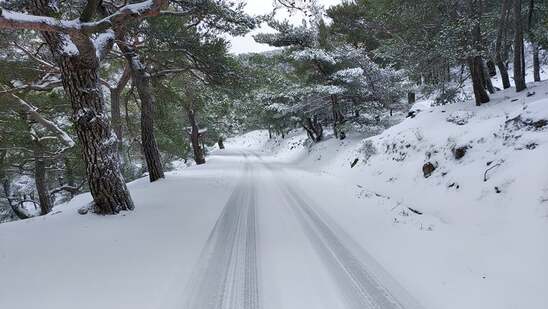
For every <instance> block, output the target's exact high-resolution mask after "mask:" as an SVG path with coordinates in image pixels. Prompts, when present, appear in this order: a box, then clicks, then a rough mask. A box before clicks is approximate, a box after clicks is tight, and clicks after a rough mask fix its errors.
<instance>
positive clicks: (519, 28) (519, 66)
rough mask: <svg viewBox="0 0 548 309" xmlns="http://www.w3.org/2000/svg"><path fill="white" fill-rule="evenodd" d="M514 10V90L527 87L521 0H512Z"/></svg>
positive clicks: (521, 89)
mask: <svg viewBox="0 0 548 309" xmlns="http://www.w3.org/2000/svg"><path fill="white" fill-rule="evenodd" d="M513 12H514V82H515V84H516V91H517V92H520V91H523V90H525V89H526V88H527V85H526V84H525V66H524V59H525V56H524V43H523V23H522V18H521V0H513Z"/></svg>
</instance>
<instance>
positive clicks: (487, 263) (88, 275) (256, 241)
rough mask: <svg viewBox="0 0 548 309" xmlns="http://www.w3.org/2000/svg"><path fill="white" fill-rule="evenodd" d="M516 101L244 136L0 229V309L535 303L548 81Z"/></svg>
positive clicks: (545, 277) (546, 272)
mask: <svg viewBox="0 0 548 309" xmlns="http://www.w3.org/2000/svg"><path fill="white" fill-rule="evenodd" d="M528 92H529V93H531V94H532V93H533V92H534V93H535V94H534V95H532V96H529V97H527V93H528ZM528 92H527V91H526V92H523V93H520V94H515V93H513V90H512V89H510V90H507V91H502V92H499V93H498V94H496V95H495V96H493V101H492V102H491V103H489V104H486V105H484V106H481V107H476V106H474V105H473V104H471V103H470V102H464V103H458V104H452V105H447V106H440V107H430V106H429V104H427V103H428V102H418V103H417V104H416V105H415V106H414V108H413V110H415V111H416V115H415V117H414V118H407V119H405V120H404V121H403V122H401V123H400V124H398V125H396V126H394V127H392V128H390V129H388V130H386V131H385V132H383V133H382V134H380V135H377V136H373V137H370V138H367V139H364V138H363V137H360V136H358V135H353V134H350V135H349V137H348V138H347V139H346V140H344V141H338V140H335V139H327V140H326V141H324V142H321V143H319V144H316V145H310V144H309V142H307V141H306V136H305V135H304V133H303V132H301V131H298V130H297V131H294V132H291V134H289V136H288V137H287V138H286V139H283V140H282V139H278V138H277V139H270V140H269V139H268V134H267V132H264V131H255V132H250V133H248V134H246V135H244V136H240V137H237V138H233V139H229V140H227V141H226V143H225V144H226V146H227V149H226V150H225V151H214V152H213V153H212V155H211V156H210V157H209V158H208V163H207V164H206V165H205V166H192V167H188V168H184V170H181V171H176V172H172V173H169V174H168V175H167V178H166V179H165V180H161V181H159V182H156V183H153V184H149V183H148V182H147V180H146V179H140V180H137V181H135V182H133V183H131V184H130V185H129V188H130V190H131V192H132V196H133V199H134V200H135V203H136V210H135V211H133V212H126V213H123V214H121V215H118V216H104V217H102V216H95V215H91V214H88V215H84V216H82V215H79V214H77V209H78V208H79V207H81V206H82V205H85V204H86V203H87V202H89V200H90V196H89V195H81V196H78V197H77V198H76V199H75V200H73V201H71V202H70V203H69V204H68V205H60V206H58V207H56V208H55V210H54V211H53V213H51V214H50V215H48V216H45V217H38V218H34V219H29V220H25V221H20V222H13V223H7V224H2V225H0V275H1V277H0V308H10V309H11V308H13V309H16V308H25V309H26V308H56V309H59V308H60V309H64V308H162V309H164V308H167V309H169V308H249V309H250V308H258V307H261V308H276V309H278V308H329V309H331V308H367V306H368V303H374V304H382V305H381V307H380V308H431V309H457V308H458V309H462V308H478V309H495V308H496V309H501V308H504V309H506V308H508V309H509V308H528V309H529V308H531V309H537V308H538V309H543V308H547V307H548V294H547V293H545V292H546V287H547V286H548V263H546V261H548V243H547V242H546V235H548V173H546V172H547V171H548V161H547V160H546V157H547V155H548V125H546V124H545V123H544V122H543V121H544V120H546V119H548V96H547V95H548V83H539V84H536V85H530V87H529V90H528ZM459 147H466V151H465V153H464V155H463V156H462V158H459V159H457V158H455V153H456V152H458V151H455V149H457V148H459ZM462 149H464V148H462ZM460 154H461V155H462V153H460ZM356 159H358V161H357V162H356ZM428 162H430V163H432V165H433V166H435V167H436V169H435V170H434V171H433V172H432V173H431V175H430V176H429V177H427V178H425V176H424V173H423V166H424V165H425V163H428ZM352 163H355V166H354V167H353V168H352V167H351V164H352ZM398 303H399V305H398ZM398 306H399V307H398Z"/></svg>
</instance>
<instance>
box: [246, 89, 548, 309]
mask: <svg viewBox="0 0 548 309" xmlns="http://www.w3.org/2000/svg"><path fill="white" fill-rule="evenodd" d="M547 95H548V83H546V82H542V83H537V84H530V85H529V89H528V91H525V92H522V93H519V94H516V93H515V92H514V90H513V89H508V90H505V91H501V92H498V93H497V94H496V95H494V96H492V102H491V103H489V104H486V105H483V106H481V107H476V106H475V105H474V104H472V103H471V102H462V103H457V104H451V105H446V106H438V107H431V106H430V104H429V102H424V101H422V102H418V103H417V104H416V105H415V106H414V107H413V110H415V111H417V112H416V116H415V117H414V118H408V119H406V120H405V121H403V122H402V123H400V124H398V125H396V126H393V127H391V128H390V129H388V130H386V131H385V132H383V133H382V134H380V135H378V136H373V137H370V138H367V139H363V138H361V137H359V136H350V137H349V138H348V139H347V140H345V141H338V140H335V139H328V140H326V141H324V142H322V143H320V144H317V145H313V146H311V145H310V144H309V143H308V142H307V141H306V135H305V134H304V133H303V132H301V131H294V132H292V133H291V134H290V136H289V137H288V138H286V139H280V138H277V139H273V140H268V136H267V133H266V132H262V131H256V132H251V133H249V134H248V135H247V136H246V137H245V138H244V140H246V141H247V143H249V141H258V142H255V144H254V149H262V151H263V153H265V154H270V155H271V156H272V158H273V160H278V161H280V162H288V161H289V162H293V164H294V165H295V166H298V167H300V168H302V169H305V170H307V171H309V172H313V173H317V174H318V178H320V177H321V178H324V179H327V178H326V177H327V176H329V177H333V178H336V180H337V181H338V182H341V183H346V189H347V190H348V191H349V193H348V194H352V195H354V196H355V198H356V199H359V200H361V205H362V206H361V207H363V210H362V211H363V212H364V214H363V216H361V217H360V220H354V221H351V220H349V221H348V222H347V224H345V228H346V229H348V230H353V231H354V232H355V233H356V234H361V237H362V238H363V239H364V243H366V248H368V250H369V251H370V252H372V253H374V254H376V257H377V259H378V260H379V261H380V262H381V263H383V264H384V266H385V267H386V268H387V269H389V270H390V271H391V272H392V274H393V275H394V276H396V278H398V280H399V281H400V282H407V283H408V286H410V289H412V290H414V292H415V294H414V295H415V296H417V297H418V298H419V299H421V300H424V301H423V302H424V305H425V306H426V307H428V308H546V307H548V295H547V294H546V293H544V292H543V290H544V289H545V287H546V286H548V279H547V278H548V265H547V263H546V261H547V260H548V243H546V235H548V173H547V171H548V160H546V158H547V157H548V124H546V123H544V122H543V121H546V120H547V119H548V96H547ZM236 143H241V142H240V141H239V140H238V141H236ZM458 148H461V149H465V153H464V156H463V157H462V158H460V159H456V157H455V152H456V151H455V150H456V149H458ZM460 155H462V153H461V154H460ZM356 159H358V162H357V163H356V165H355V166H354V167H353V168H352V167H351V164H352V163H354V162H355V160H356ZM428 162H431V163H432V164H433V165H434V166H436V167H437V168H436V170H435V171H434V172H433V173H432V175H431V176H429V177H428V178H425V177H424V173H423V170H422V168H423V165H424V164H425V163H428ZM320 189H321V190H329V189H326V188H323V187H322V188H320ZM350 192H351V193H350ZM345 202H346V201H345V200H341V201H340V202H338V204H342V203H345ZM417 212H418V213H417ZM419 213H420V214H419ZM388 223H390V224H388ZM387 224H388V225H387Z"/></svg>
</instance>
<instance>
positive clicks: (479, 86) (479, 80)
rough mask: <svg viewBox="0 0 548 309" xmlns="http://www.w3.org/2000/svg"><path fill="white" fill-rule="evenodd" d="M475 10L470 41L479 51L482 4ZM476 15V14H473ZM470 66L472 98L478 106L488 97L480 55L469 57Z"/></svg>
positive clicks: (487, 99)
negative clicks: (475, 19)
mask: <svg viewBox="0 0 548 309" xmlns="http://www.w3.org/2000/svg"><path fill="white" fill-rule="evenodd" d="M472 9H473V10H474V9H477V12H478V13H477V16H475V18H477V21H476V22H475V25H474V27H473V28H472V40H473V41H474V46H475V48H476V50H477V51H478V53H479V51H480V50H481V17H482V9H483V8H482V3H481V2H480V3H479V8H474V7H472ZM474 14H476V12H474ZM468 62H469V66H470V76H471V77H472V85H473V88H474V96H475V98H476V105H477V106H480V105H481V104H483V103H487V102H489V100H490V99H489V95H488V94H487V92H486V91H485V87H484V85H485V75H484V68H483V60H482V59H481V56H480V54H477V55H475V56H471V57H470V59H469V60H468Z"/></svg>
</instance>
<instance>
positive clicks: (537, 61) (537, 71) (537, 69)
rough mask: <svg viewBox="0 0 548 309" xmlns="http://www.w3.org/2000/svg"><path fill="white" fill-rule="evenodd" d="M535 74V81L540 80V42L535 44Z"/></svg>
mask: <svg viewBox="0 0 548 309" xmlns="http://www.w3.org/2000/svg"><path fill="white" fill-rule="evenodd" d="M533 75H534V78H535V82H540V58H539V47H538V44H533Z"/></svg>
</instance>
